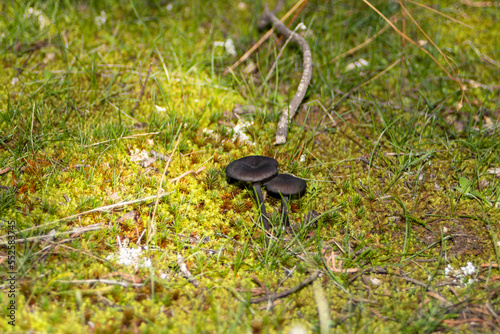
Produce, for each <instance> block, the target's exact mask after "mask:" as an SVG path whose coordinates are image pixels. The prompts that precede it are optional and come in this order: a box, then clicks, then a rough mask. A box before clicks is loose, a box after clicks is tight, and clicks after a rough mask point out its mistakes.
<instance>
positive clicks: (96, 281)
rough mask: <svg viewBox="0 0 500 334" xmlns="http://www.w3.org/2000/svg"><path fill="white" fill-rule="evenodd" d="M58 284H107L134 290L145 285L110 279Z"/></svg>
mask: <svg viewBox="0 0 500 334" xmlns="http://www.w3.org/2000/svg"><path fill="white" fill-rule="evenodd" d="M56 282H57V283H66V284H96V283H101V284H107V285H119V286H122V287H124V288H128V287H134V288H140V287H143V286H144V283H127V282H120V281H114V280H110V279H77V280H71V281H65V280H56Z"/></svg>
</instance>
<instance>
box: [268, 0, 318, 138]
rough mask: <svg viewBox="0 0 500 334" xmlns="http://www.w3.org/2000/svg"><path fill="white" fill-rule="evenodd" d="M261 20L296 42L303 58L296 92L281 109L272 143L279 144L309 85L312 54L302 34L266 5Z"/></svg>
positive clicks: (285, 135)
mask: <svg viewBox="0 0 500 334" xmlns="http://www.w3.org/2000/svg"><path fill="white" fill-rule="evenodd" d="M262 20H267V22H271V23H272V24H273V27H274V28H275V29H276V30H277V31H278V32H279V33H280V34H282V35H283V36H285V38H290V39H291V40H292V41H294V42H296V43H297V44H299V45H300V47H301V48H302V53H303V60H302V64H303V67H304V70H303V72H302V78H301V79H300V83H299V86H298V87H297V92H296V93H295V95H294V96H293V98H292V101H291V102H290V104H289V105H288V106H287V107H286V108H285V109H283V111H282V114H281V118H280V120H279V122H278V129H277V130H276V141H275V143H274V145H281V144H284V143H286V138H287V135H288V125H289V123H290V120H291V119H292V118H293V116H295V112H296V111H297V109H298V107H299V105H300V103H301V102H302V100H303V99H304V96H305V95H306V91H307V87H308V86H309V82H311V77H312V54H311V48H310V47H309V44H307V42H306V40H305V39H304V38H302V36H300V35H298V34H296V33H295V32H293V31H291V30H290V29H288V28H287V27H286V26H285V25H284V24H283V23H282V22H281V21H280V20H278V18H277V17H276V16H274V15H273V13H271V12H270V11H269V8H267V7H266V9H265V10H264V14H262Z"/></svg>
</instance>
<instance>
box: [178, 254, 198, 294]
mask: <svg viewBox="0 0 500 334" xmlns="http://www.w3.org/2000/svg"><path fill="white" fill-rule="evenodd" d="M177 265H178V266H179V270H180V271H181V273H182V275H184V277H186V278H187V280H188V281H189V282H190V283H191V284H193V285H194V286H195V287H198V286H199V285H200V282H199V281H198V280H197V279H196V278H194V276H193V274H191V272H190V271H189V270H188V268H187V266H186V264H185V263H184V258H183V257H182V255H181V254H178V255H177Z"/></svg>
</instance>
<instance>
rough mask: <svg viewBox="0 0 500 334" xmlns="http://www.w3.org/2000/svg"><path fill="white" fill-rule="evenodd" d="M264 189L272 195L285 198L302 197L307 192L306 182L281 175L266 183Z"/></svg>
mask: <svg viewBox="0 0 500 334" xmlns="http://www.w3.org/2000/svg"><path fill="white" fill-rule="evenodd" d="M264 187H266V188H267V190H268V191H269V192H271V193H275V194H281V195H283V196H293V195H300V194H302V193H304V192H305V191H306V187H307V184H306V181H304V180H302V179H299V178H297V177H295V176H292V175H288V174H279V175H277V176H275V177H274V178H273V179H272V180H270V181H268V182H266V183H264Z"/></svg>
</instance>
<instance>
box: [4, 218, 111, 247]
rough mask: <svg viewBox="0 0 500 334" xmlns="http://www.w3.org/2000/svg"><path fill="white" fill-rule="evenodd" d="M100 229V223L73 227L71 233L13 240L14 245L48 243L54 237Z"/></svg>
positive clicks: (5, 244)
mask: <svg viewBox="0 0 500 334" xmlns="http://www.w3.org/2000/svg"><path fill="white" fill-rule="evenodd" d="M101 228H102V226H101V223H97V224H93V225H89V226H84V227H74V228H73V229H72V230H71V231H66V232H59V233H53V232H52V231H51V232H50V233H49V234H44V235H39V236H37V237H29V238H20V239H16V240H14V242H15V243H16V244H20V243H23V242H29V241H37V240H47V241H50V240H51V239H53V238H54V237H57V236H60V235H66V234H80V233H84V232H90V231H98V230H100V229H101ZM8 244H9V242H7V241H5V242H0V246H7V245H8Z"/></svg>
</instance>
